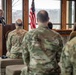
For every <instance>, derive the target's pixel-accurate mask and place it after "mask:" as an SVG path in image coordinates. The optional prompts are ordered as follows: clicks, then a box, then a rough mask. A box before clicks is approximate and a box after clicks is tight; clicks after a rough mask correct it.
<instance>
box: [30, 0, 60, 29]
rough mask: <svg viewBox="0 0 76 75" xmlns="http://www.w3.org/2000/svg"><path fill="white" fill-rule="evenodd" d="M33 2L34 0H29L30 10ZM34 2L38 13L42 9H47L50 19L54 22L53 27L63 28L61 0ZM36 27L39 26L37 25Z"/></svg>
mask: <svg viewBox="0 0 76 75" xmlns="http://www.w3.org/2000/svg"><path fill="white" fill-rule="evenodd" d="M31 3H32V0H29V10H30V8H31ZM34 3H35V11H36V14H37V13H38V11H39V10H41V9H44V10H46V11H47V12H48V14H49V17H50V21H51V22H52V23H53V29H60V28H61V25H60V24H61V0H48V1H47V0H34ZM29 23H30V20H29ZM36 27H38V26H37V25H36ZM29 30H30V26H29Z"/></svg>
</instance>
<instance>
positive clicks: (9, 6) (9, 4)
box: [6, 0, 12, 24]
mask: <svg viewBox="0 0 76 75" xmlns="http://www.w3.org/2000/svg"><path fill="white" fill-rule="evenodd" d="M6 11H7V12H6V23H7V24H11V23H12V0H7V1H6Z"/></svg>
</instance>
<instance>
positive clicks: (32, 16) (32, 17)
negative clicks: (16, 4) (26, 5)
mask: <svg viewBox="0 0 76 75" xmlns="http://www.w3.org/2000/svg"><path fill="white" fill-rule="evenodd" d="M29 17H30V26H31V29H34V28H36V15H35V5H34V0H32V4H31V8H30V15H29Z"/></svg>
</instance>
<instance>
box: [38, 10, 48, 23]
mask: <svg viewBox="0 0 76 75" xmlns="http://www.w3.org/2000/svg"><path fill="white" fill-rule="evenodd" d="M37 20H38V21H40V22H41V23H45V22H47V21H48V20H49V16H48V13H47V11H45V10H41V11H39V12H38V14H37Z"/></svg>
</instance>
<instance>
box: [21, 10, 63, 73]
mask: <svg viewBox="0 0 76 75" xmlns="http://www.w3.org/2000/svg"><path fill="white" fill-rule="evenodd" d="M37 22H38V25H39V27H38V28H36V29H33V30H31V31H29V32H27V33H26V35H25V36H24V38H23V42H22V48H23V51H22V57H23V60H24V64H25V65H26V67H25V68H23V69H22V72H21V75H59V73H58V72H57V70H58V69H59V65H58V62H59V60H60V55H61V52H62V47H63V41H62V37H61V36H60V35H59V33H57V32H55V31H53V30H51V29H50V28H48V22H49V16H48V13H47V12H46V11H45V10H41V11H39V12H38V14H37Z"/></svg>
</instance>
